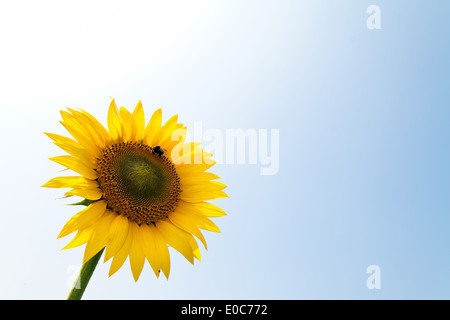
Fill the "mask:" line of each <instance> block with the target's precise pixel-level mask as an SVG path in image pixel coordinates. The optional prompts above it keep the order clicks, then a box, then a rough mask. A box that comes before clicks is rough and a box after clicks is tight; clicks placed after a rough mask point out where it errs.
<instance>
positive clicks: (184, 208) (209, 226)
mask: <svg viewBox="0 0 450 320" xmlns="http://www.w3.org/2000/svg"><path fill="white" fill-rule="evenodd" d="M176 211H177V212H178V213H180V214H183V215H184V216H185V219H189V221H190V222H191V223H192V224H194V225H195V226H197V227H198V228H200V229H204V230H208V231H212V232H220V229H219V228H218V227H217V226H216V224H215V223H214V222H212V221H211V220H209V219H208V218H207V217H206V216H205V215H203V214H202V213H201V209H199V207H198V206H197V204H195V205H192V204H190V203H186V202H183V201H179V203H178V206H177V209H176Z"/></svg>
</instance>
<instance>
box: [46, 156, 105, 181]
mask: <svg viewBox="0 0 450 320" xmlns="http://www.w3.org/2000/svg"><path fill="white" fill-rule="evenodd" d="M49 159H50V160H52V161H55V162H56V163H59V164H61V165H63V166H65V167H66V168H68V169H70V170H72V171H75V172H76V173H79V174H81V175H82V176H84V177H86V178H88V179H91V180H95V179H97V177H98V176H97V172H96V171H94V170H93V169H90V168H88V167H86V166H85V165H84V164H83V163H82V162H80V161H79V160H78V159H77V158H74V157H72V156H58V157H52V158H49Z"/></svg>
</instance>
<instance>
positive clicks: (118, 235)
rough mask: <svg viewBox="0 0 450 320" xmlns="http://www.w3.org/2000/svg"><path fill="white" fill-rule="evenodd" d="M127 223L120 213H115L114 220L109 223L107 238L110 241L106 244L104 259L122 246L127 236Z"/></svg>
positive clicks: (114, 253) (115, 252)
mask: <svg viewBox="0 0 450 320" xmlns="http://www.w3.org/2000/svg"><path fill="white" fill-rule="evenodd" d="M128 224H129V221H128V219H127V218H125V217H124V216H122V215H116V217H115V219H114V221H113V222H112V223H111V229H110V230H109V238H110V239H111V242H110V243H109V244H108V246H107V247H106V250H105V261H108V260H109V259H111V257H112V256H114V255H116V254H117V252H118V251H119V250H120V249H121V248H122V246H123V244H124V243H125V239H126V238H127V236H128Z"/></svg>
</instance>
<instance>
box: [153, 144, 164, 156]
mask: <svg viewBox="0 0 450 320" xmlns="http://www.w3.org/2000/svg"><path fill="white" fill-rule="evenodd" d="M153 153H154V154H157V155H158V156H160V157H162V156H163V155H164V149H163V148H161V147H160V146H156V147H154V148H153Z"/></svg>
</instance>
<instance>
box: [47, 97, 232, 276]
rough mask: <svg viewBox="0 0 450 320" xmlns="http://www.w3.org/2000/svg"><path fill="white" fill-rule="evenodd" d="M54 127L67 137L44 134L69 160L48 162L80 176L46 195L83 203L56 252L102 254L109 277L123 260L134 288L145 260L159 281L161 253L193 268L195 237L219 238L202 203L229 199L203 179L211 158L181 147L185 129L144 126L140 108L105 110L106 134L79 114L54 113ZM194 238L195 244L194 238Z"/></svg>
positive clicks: (214, 213) (57, 181)
mask: <svg viewBox="0 0 450 320" xmlns="http://www.w3.org/2000/svg"><path fill="white" fill-rule="evenodd" d="M61 115H62V119H63V120H62V121H60V122H61V124H62V125H63V126H64V127H65V129H67V131H68V132H69V133H70V135H71V136H72V137H73V139H72V138H68V137H65V136H62V135H57V134H53V133H45V134H46V135H47V136H49V137H50V138H51V139H52V140H53V141H54V143H55V144H56V145H57V146H59V147H60V148H61V149H63V150H64V151H65V152H67V153H68V155H62V156H57V157H52V158H50V160H53V161H55V162H57V163H59V164H61V165H63V166H64V167H66V168H67V169H70V170H72V171H74V172H75V173H77V174H79V176H62V177H56V178H53V179H51V180H50V181H48V182H47V183H45V184H44V185H43V186H44V187H49V188H70V190H69V191H68V192H66V193H65V196H79V197H82V198H84V200H83V201H81V202H79V203H77V204H83V205H85V206H86V208H85V209H84V210H81V211H80V212H78V213H77V214H76V215H74V216H73V217H72V218H71V219H70V220H69V221H68V222H67V223H66V224H65V225H64V227H63V228H62V230H61V232H60V234H59V235H58V238H61V237H65V236H67V235H69V234H72V233H74V232H76V234H75V236H74V237H73V239H72V240H71V241H70V242H69V243H68V244H67V245H66V246H65V247H64V248H63V249H69V248H74V247H78V246H81V245H84V244H86V247H85V251H84V257H83V263H86V262H87V261H89V260H90V259H91V258H92V257H93V256H94V255H96V254H97V253H99V252H100V251H102V250H103V249H104V252H105V256H104V261H105V262H106V261H108V260H110V259H111V258H112V262H111V266H110V269H109V276H111V275H113V274H114V273H115V272H116V271H117V270H119V269H120V268H121V267H122V266H123V264H124V262H125V260H126V259H127V257H128V258H129V262H130V266H131V271H132V274H133V277H134V279H135V281H137V280H138V278H139V276H140V274H141V271H142V269H143V266H144V264H145V260H147V261H148V263H149V264H150V266H151V268H152V270H153V272H154V273H155V275H156V276H157V277H158V276H159V274H160V271H161V270H162V272H163V273H164V275H165V276H166V278H168V277H169V272H170V256H169V249H168V247H169V246H170V247H172V248H173V249H175V250H177V251H178V252H180V253H181V254H182V255H183V256H184V257H185V258H186V259H187V260H188V261H189V262H191V263H192V264H193V263H194V259H197V260H200V259H201V256H200V250H199V246H198V244H197V241H196V239H198V240H200V241H201V242H202V243H203V245H204V247H205V249H207V245H206V241H205V238H204V236H203V234H202V233H201V231H200V229H201V230H207V231H213V232H220V230H219V228H218V227H217V226H216V224H214V223H213V222H212V221H211V220H210V219H209V218H210V217H220V216H224V215H225V212H224V211H223V210H222V209H220V208H219V207H217V206H215V205H213V204H211V203H209V202H206V201H208V200H213V199H218V198H223V197H228V196H227V195H226V193H224V192H223V191H222V190H223V189H224V188H225V187H226V186H225V185H224V184H223V183H221V182H218V181H214V180H216V179H219V177H218V176H217V175H215V174H213V173H211V172H207V170H208V169H209V168H211V167H212V166H213V165H214V163H215V162H214V161H213V160H212V159H211V156H212V154H210V153H207V152H203V150H202V149H201V148H200V143H195V142H192V143H186V142H185V137H186V127H185V126H183V124H181V123H178V122H177V120H178V116H177V115H174V116H173V117H171V118H170V119H169V120H167V122H166V123H164V124H163V125H162V122H161V120H162V119H161V118H162V111H161V109H158V110H156V111H155V112H154V113H153V115H152V117H151V119H150V121H149V122H148V124H147V125H146V124H145V118H144V110H143V107H142V104H141V102H140V101H139V102H138V104H137V105H136V107H135V109H134V111H133V113H130V111H128V110H127V109H125V108H124V107H120V109H118V108H117V106H116V103H115V101H114V99H113V100H112V101H111V104H110V106H109V110H108V117H107V128H108V129H106V128H105V127H104V126H103V125H102V124H101V123H100V122H99V121H98V120H97V119H96V118H95V117H93V116H92V115H91V114H89V113H87V112H86V111H83V110H80V109H78V110H73V109H70V108H68V111H61ZM194 236H195V238H194Z"/></svg>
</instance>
